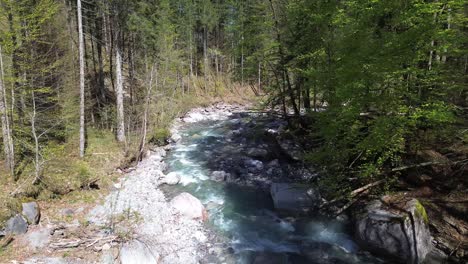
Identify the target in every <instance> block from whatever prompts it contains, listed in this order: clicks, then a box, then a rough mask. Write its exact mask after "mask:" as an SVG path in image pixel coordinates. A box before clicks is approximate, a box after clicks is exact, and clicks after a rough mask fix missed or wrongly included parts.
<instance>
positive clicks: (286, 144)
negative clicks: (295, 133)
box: [276, 137, 304, 161]
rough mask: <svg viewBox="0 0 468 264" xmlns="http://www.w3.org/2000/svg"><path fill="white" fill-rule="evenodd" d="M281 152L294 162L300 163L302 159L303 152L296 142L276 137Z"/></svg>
mask: <svg viewBox="0 0 468 264" xmlns="http://www.w3.org/2000/svg"><path fill="white" fill-rule="evenodd" d="M276 140H277V142H278V145H279V146H280V148H281V151H282V152H283V153H284V154H286V155H287V156H289V157H290V158H291V159H293V160H295V161H301V160H302V158H303V153H304V150H303V149H302V147H301V146H299V145H298V144H297V143H296V142H294V141H293V140H289V139H283V138H281V137H276Z"/></svg>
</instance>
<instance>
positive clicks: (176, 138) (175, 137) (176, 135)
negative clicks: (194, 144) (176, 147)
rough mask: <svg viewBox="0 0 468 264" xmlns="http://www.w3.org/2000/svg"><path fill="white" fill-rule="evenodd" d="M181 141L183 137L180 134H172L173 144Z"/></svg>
mask: <svg viewBox="0 0 468 264" xmlns="http://www.w3.org/2000/svg"><path fill="white" fill-rule="evenodd" d="M181 139H182V136H181V135H179V134H172V135H171V140H172V142H174V143H177V142H179V140H181Z"/></svg>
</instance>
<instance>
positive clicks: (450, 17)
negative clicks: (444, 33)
mask: <svg viewBox="0 0 468 264" xmlns="http://www.w3.org/2000/svg"><path fill="white" fill-rule="evenodd" d="M451 11H452V9H450V8H449V9H448V10H447V12H448V14H447V29H448V30H450V29H451V27H452V26H451V24H450V22H451V20H452V16H451V14H450V12H451ZM446 61H447V48H446V47H445V48H444V55H442V62H443V63H445V62H446Z"/></svg>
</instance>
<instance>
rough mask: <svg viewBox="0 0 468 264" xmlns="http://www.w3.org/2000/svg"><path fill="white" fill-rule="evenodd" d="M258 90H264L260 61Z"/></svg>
mask: <svg viewBox="0 0 468 264" xmlns="http://www.w3.org/2000/svg"><path fill="white" fill-rule="evenodd" d="M258 90H259V91H261V90H262V66H261V64H260V62H258Z"/></svg>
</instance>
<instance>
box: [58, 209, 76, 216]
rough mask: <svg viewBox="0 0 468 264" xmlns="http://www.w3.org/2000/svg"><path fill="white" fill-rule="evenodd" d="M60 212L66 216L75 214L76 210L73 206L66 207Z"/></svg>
mask: <svg viewBox="0 0 468 264" xmlns="http://www.w3.org/2000/svg"><path fill="white" fill-rule="evenodd" d="M60 213H61V214H62V215H64V216H72V215H74V214H75V211H74V210H73V209H71V208H64V209H62V210H60Z"/></svg>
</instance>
